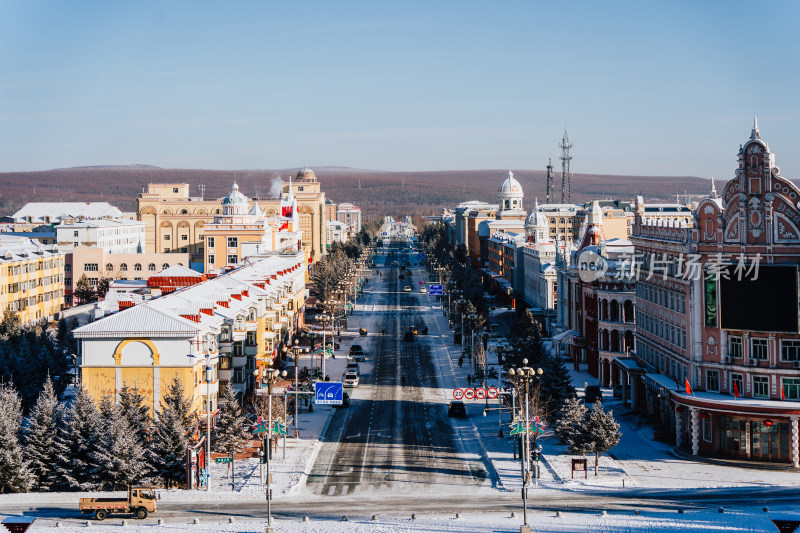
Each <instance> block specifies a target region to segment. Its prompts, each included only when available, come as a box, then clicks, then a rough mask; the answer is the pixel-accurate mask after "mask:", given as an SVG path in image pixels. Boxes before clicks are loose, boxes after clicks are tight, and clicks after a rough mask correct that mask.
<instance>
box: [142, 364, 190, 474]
mask: <svg viewBox="0 0 800 533" xmlns="http://www.w3.org/2000/svg"><path fill="white" fill-rule="evenodd" d="M193 418H194V413H193V412H192V411H191V404H190V403H189V400H187V399H186V398H185V397H184V395H183V385H182V384H181V381H180V379H178V377H177V376H175V378H174V379H173V380H172V383H171V384H170V385H169V388H168V390H167V394H166V395H165V396H164V398H163V404H162V406H161V410H160V412H159V415H158V420H157V421H156V424H155V431H154V435H153V442H152V449H153V453H154V456H155V458H156V464H155V471H156V474H157V475H158V476H159V477H160V478H161V479H162V480H163V481H164V484H165V485H166V486H167V487H171V486H172V485H180V484H183V483H185V481H186V450H187V448H188V446H189V439H188V436H187V435H188V432H189V428H190V427H191V426H192V425H193V422H194V421H193Z"/></svg>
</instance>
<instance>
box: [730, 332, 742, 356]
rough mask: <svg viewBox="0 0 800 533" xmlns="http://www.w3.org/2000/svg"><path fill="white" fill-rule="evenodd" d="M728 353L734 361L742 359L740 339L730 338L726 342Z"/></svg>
mask: <svg viewBox="0 0 800 533" xmlns="http://www.w3.org/2000/svg"><path fill="white" fill-rule="evenodd" d="M728 353H729V354H730V356H731V357H733V358H734V359H741V358H742V338H741V337H730V339H729V341H728Z"/></svg>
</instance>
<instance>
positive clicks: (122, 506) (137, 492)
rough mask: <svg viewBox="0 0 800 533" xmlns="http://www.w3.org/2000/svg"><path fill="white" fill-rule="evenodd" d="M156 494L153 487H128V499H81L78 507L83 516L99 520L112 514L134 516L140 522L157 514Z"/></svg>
mask: <svg viewBox="0 0 800 533" xmlns="http://www.w3.org/2000/svg"><path fill="white" fill-rule="evenodd" d="M156 500H157V497H156V493H155V491H154V490H153V488H152V487H145V486H133V487H128V497H127V499H126V498H81V501H80V503H79V505H78V507H79V508H80V511H81V514H85V515H86V514H94V517H95V518H97V519H98V520H105V519H106V517H107V516H108V515H112V514H132V515H134V516H135V517H136V518H138V519H139V520H144V519H145V518H147V513H153V514H155V513H157V512H158V505H157V503H156Z"/></svg>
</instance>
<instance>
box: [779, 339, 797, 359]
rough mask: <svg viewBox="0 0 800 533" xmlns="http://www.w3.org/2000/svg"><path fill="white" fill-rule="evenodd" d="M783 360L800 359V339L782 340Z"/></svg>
mask: <svg viewBox="0 0 800 533" xmlns="http://www.w3.org/2000/svg"><path fill="white" fill-rule="evenodd" d="M781 361H800V341H781Z"/></svg>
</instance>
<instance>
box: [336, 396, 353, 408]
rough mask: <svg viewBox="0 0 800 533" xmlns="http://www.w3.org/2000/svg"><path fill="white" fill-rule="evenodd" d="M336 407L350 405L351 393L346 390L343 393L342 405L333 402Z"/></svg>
mask: <svg viewBox="0 0 800 533" xmlns="http://www.w3.org/2000/svg"><path fill="white" fill-rule="evenodd" d="M333 406H334V407H350V395H349V394H347V393H346V392H344V393H342V403H341V404H340V405H336V404H333Z"/></svg>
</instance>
